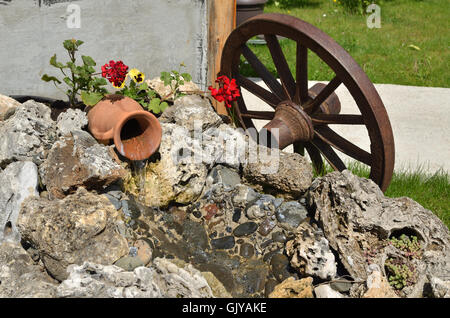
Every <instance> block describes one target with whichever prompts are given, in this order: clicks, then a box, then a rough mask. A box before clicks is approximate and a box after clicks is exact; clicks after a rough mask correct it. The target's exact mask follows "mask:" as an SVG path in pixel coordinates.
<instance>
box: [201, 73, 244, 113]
mask: <svg viewBox="0 0 450 318" xmlns="http://www.w3.org/2000/svg"><path fill="white" fill-rule="evenodd" d="M216 83H219V89H215V88H213V87H212V86H209V87H208V89H209V90H210V91H211V96H212V97H214V98H215V99H216V100H217V101H219V102H225V106H226V107H228V108H231V102H234V101H235V100H236V99H237V98H238V97H239V96H241V94H240V93H239V88H238V86H237V84H236V80H235V79H234V78H233V79H232V80H231V81H230V79H229V78H228V77H226V76H225V75H222V76H219V77H218V78H217V80H216Z"/></svg>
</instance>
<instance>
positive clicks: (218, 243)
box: [211, 236, 235, 250]
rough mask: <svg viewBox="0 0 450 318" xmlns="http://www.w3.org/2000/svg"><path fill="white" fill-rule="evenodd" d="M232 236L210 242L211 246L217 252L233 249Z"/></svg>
mask: <svg viewBox="0 0 450 318" xmlns="http://www.w3.org/2000/svg"><path fill="white" fill-rule="evenodd" d="M234 244H235V242H234V236H224V237H221V238H218V239H214V240H211V246H212V248H214V249H218V250H228V249H231V248H233V247H234Z"/></svg>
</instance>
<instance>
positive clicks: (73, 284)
mask: <svg viewBox="0 0 450 318" xmlns="http://www.w3.org/2000/svg"><path fill="white" fill-rule="evenodd" d="M68 272H69V273H70V275H69V277H68V279H67V280H65V281H63V282H62V283H61V284H60V285H59V286H58V289H57V295H58V297H77V298H78V297H82V298H91V297H101V298H104V297H114V298H161V297H164V298H200V297H201V298H206V297H208V298H210V297H213V293H212V290H211V288H210V287H209V285H208V282H207V281H206V279H205V278H204V277H203V275H202V274H201V273H200V272H199V271H198V270H196V269H195V268H193V267H192V265H186V266H185V267H184V268H179V267H178V266H177V265H175V264H173V263H171V262H170V261H168V260H166V259H161V258H156V259H155V260H154V263H153V265H152V267H150V268H147V267H138V268H136V269H135V270H134V271H133V272H127V271H124V270H123V269H121V268H119V267H117V266H114V265H110V266H104V265H100V264H95V263H89V262H85V263H83V265H81V266H77V265H71V266H69V268H68Z"/></svg>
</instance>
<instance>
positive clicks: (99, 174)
mask: <svg viewBox="0 0 450 318" xmlns="http://www.w3.org/2000/svg"><path fill="white" fill-rule="evenodd" d="M125 174H126V172H125V171H124V170H123V168H122V167H121V166H120V165H119V164H117V163H116V162H115V161H114V160H113V158H112V157H111V155H110V152H109V150H108V148H107V147H106V146H103V145H100V144H99V143H97V141H96V140H95V139H94V137H92V136H91V135H90V134H89V133H87V132H85V131H82V130H75V131H72V132H71V133H70V134H69V135H67V136H64V137H61V138H60V139H59V140H58V141H57V142H56V143H55V144H54V145H53V147H52V148H51V150H50V152H49V154H48V157H47V159H46V160H45V162H44V163H43V164H42V165H41V166H40V175H41V178H42V183H43V184H44V185H45V186H46V187H47V191H48V192H49V193H50V195H51V196H52V197H55V198H63V197H64V195H66V194H69V193H73V192H75V191H76V189H77V188H78V187H80V186H84V187H86V188H87V189H95V190H102V189H104V188H106V187H107V186H108V185H110V184H112V183H114V182H116V181H117V180H119V179H120V178H122V177H123V176H125Z"/></svg>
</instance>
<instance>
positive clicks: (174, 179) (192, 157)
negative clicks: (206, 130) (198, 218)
mask: <svg viewBox="0 0 450 318" xmlns="http://www.w3.org/2000/svg"><path fill="white" fill-rule="evenodd" d="M161 126H162V130H163V136H162V140H161V145H160V147H159V155H160V159H159V160H158V161H156V162H153V163H149V164H148V165H147V167H146V170H145V186H144V189H140V190H141V194H142V197H143V199H144V203H145V205H147V206H155V207H164V206H167V205H168V204H169V203H170V202H177V203H183V204H187V203H190V202H193V201H195V200H196V199H198V197H199V196H200V195H201V193H202V190H203V187H204V185H205V181H206V176H207V174H208V167H207V166H205V165H204V164H203V162H202V148H201V146H200V143H199V142H198V141H197V140H195V139H192V138H190V137H189V136H188V133H187V131H186V129H184V128H183V127H180V126H177V125H175V124H161ZM196 156H199V157H196ZM132 181H133V180H132V179H129V180H128V181H127V182H126V183H125V184H126V185H125V188H126V190H127V191H129V192H131V193H134V194H136V195H137V193H138V189H137V187H136V185H135V184H133V182H132Z"/></svg>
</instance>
